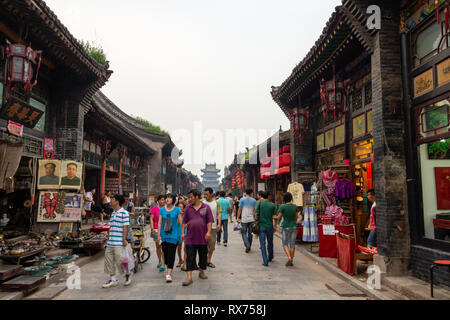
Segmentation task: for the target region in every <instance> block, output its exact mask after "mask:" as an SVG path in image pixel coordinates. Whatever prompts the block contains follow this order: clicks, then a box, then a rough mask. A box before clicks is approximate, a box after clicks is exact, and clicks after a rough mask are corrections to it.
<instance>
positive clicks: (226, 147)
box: [45, 0, 341, 177]
mask: <svg viewBox="0 0 450 320" xmlns="http://www.w3.org/2000/svg"><path fill="white" fill-rule="evenodd" d="M45 2H46V3H47V5H48V6H49V7H50V8H51V9H52V10H53V11H54V12H55V13H56V15H57V16H58V18H59V19H60V20H61V22H62V23H63V24H64V25H65V26H66V27H67V28H68V29H69V31H70V32H71V33H72V34H73V35H74V36H75V37H76V38H77V39H79V40H89V41H93V42H95V43H98V44H100V45H101V46H102V47H103V48H104V50H105V52H106V54H107V59H108V60H109V61H110V69H111V70H113V71H114V74H113V75H112V76H111V78H110V80H109V81H108V82H107V84H106V85H105V86H104V87H103V88H102V91H103V92H104V93H105V94H106V95H107V96H108V97H109V98H110V99H111V100H112V101H113V102H114V103H115V104H116V105H117V106H118V107H120V108H121V109H122V110H124V111H125V112H126V113H128V114H130V115H138V116H140V117H143V118H145V119H147V120H149V121H150V122H152V123H153V124H156V125H158V126H160V127H161V128H162V129H164V130H166V131H168V132H169V133H170V134H171V136H172V139H173V141H174V142H175V144H176V145H177V146H178V147H179V148H180V149H183V157H184V159H185V165H184V167H185V168H186V169H188V170H191V171H192V172H193V173H195V174H197V175H198V176H200V175H201V172H200V169H201V168H202V167H203V166H204V164H205V162H208V163H212V162H216V163H217V166H218V168H219V169H223V167H224V166H225V165H229V164H230V163H231V162H232V160H233V157H234V153H239V152H241V151H245V149H244V147H245V146H248V147H250V148H251V147H252V146H253V145H254V144H256V143H261V142H262V141H263V140H265V139H267V138H268V137H269V136H271V135H272V133H273V132H274V131H275V130H278V129H279V128H280V126H282V129H283V131H284V130H288V129H289V121H288V119H287V118H286V116H285V115H284V114H283V112H282V111H281V109H280V108H279V107H278V106H277V104H276V103H275V102H274V101H273V100H272V97H271V94H270V92H271V86H278V85H280V84H281V83H282V82H283V81H284V80H285V79H286V78H287V77H288V76H289V75H290V74H291V72H292V69H293V68H294V67H295V66H296V65H297V64H298V63H299V62H300V61H301V60H302V59H303V58H304V57H305V55H306V54H307V53H308V51H309V50H310V48H311V47H312V46H313V45H314V43H315V41H316V40H317V39H318V38H319V36H320V35H321V33H322V30H323V28H324V27H325V24H326V22H327V21H328V19H329V18H330V16H331V14H332V12H333V11H334V9H335V7H336V6H337V5H340V3H341V1H340V0H321V1H305V0H277V1H275V0H272V1H268V0H226V1H225V0H132V1H119V0H64V1H63V0H45ZM230 130H234V131H233V133H234V134H239V132H238V131H236V130H246V131H247V132H251V131H254V132H256V133H257V134H256V135H255V138H253V140H252V139H250V138H248V139H245V142H241V143H238V142H236V143H235V144H232V143H227V141H231V140H233V139H232V138H231V140H229V139H230V132H231V131H230ZM249 130H250V131H249ZM248 136H249V137H250V136H251V134H249V135H248ZM255 139H256V141H255ZM243 144H244V145H245V146H244V145H243ZM221 175H222V177H223V170H222V172H221Z"/></svg>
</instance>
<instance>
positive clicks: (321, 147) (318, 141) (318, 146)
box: [317, 133, 325, 151]
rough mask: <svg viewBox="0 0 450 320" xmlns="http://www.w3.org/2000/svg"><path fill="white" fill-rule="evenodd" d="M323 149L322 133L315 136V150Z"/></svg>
mask: <svg viewBox="0 0 450 320" xmlns="http://www.w3.org/2000/svg"><path fill="white" fill-rule="evenodd" d="M323 149H325V135H324V134H323V133H322V134H320V135H318V136H317V151H320V150H323Z"/></svg>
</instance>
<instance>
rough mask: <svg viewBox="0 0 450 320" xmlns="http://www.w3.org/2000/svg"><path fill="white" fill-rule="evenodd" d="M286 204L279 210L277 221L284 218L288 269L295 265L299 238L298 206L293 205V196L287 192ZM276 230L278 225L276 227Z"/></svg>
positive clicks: (284, 247) (284, 241) (284, 243)
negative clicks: (296, 245)
mask: <svg viewBox="0 0 450 320" xmlns="http://www.w3.org/2000/svg"><path fill="white" fill-rule="evenodd" d="M283 200H284V204H282V205H281V206H280V209H278V216H276V217H275V219H277V220H280V219H281V218H282V217H283V225H282V227H283V249H284V252H286V255H287V257H288V259H289V260H288V262H287V263H286V267H292V266H293V265H294V263H293V262H294V255H295V239H296V238H297V219H298V212H297V206H296V205H295V204H293V203H292V194H291V193H289V192H287V193H285V194H284V197H283ZM274 227H275V228H276V225H275V226H274Z"/></svg>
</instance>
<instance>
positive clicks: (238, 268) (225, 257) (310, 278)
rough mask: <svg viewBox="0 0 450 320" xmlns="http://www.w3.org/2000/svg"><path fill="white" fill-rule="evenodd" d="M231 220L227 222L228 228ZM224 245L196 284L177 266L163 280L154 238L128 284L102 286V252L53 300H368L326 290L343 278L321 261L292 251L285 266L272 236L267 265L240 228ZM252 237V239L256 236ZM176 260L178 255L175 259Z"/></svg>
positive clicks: (257, 242) (256, 246)
mask: <svg viewBox="0 0 450 320" xmlns="http://www.w3.org/2000/svg"><path fill="white" fill-rule="evenodd" d="M232 225H233V224H231V223H230V225H229V227H230V229H231V230H232ZM229 238H230V239H229V245H228V247H224V246H223V245H221V246H216V251H215V253H214V256H213V263H214V264H215V265H216V268H215V269H209V268H208V271H207V274H208V277H209V279H208V280H200V279H199V278H198V272H194V273H193V279H194V284H193V285H191V286H189V287H183V286H182V285H181V282H182V281H184V280H185V277H186V275H185V273H184V272H183V271H180V269H179V268H177V269H176V270H175V271H174V274H173V282H172V283H170V284H169V283H166V282H165V277H164V274H163V273H162V272H159V271H157V269H156V264H157V262H156V261H157V259H156V254H155V248H154V244H153V240H151V239H150V242H149V245H150V249H151V252H152V256H151V258H150V261H149V262H147V263H146V264H145V265H144V268H143V270H141V271H140V272H138V273H137V274H135V275H134V277H133V282H132V284H131V285H130V286H129V287H124V286H123V282H124V281H123V278H119V286H118V287H115V288H110V289H103V288H102V287H101V286H102V284H103V283H104V282H105V280H106V278H107V277H106V275H105V274H104V273H103V257H102V256H100V258H99V259H97V260H95V261H94V262H92V263H90V264H88V265H86V266H84V267H82V268H81V290H66V291H64V292H62V293H61V294H60V295H59V296H57V297H56V298H55V299H59V300H66V299H67V300H79V299H83V300H95V299H102V300H114V299H130V300H158V299H164V300H166V299H168V300H171V299H177V300H178V299H181V300H190V299H194V300H203V299H208V300H231V299H233V300H239V299H246V300H248V299H250V300H274V299H276V300H305V299H307V300H310V299H315V300H316V299H319V300H320V299H328V300H335V299H338V300H339V299H345V300H348V299H367V298H366V297H351V298H349V297H340V296H338V295H337V294H336V293H334V292H333V291H331V290H329V289H327V287H326V286H325V284H326V283H330V282H333V283H336V282H338V283H339V282H342V280H340V279H338V278H337V277H335V276H334V275H332V274H330V272H328V271H327V270H326V269H324V268H323V267H322V266H320V265H317V264H316V263H315V262H313V261H312V260H310V259H309V258H308V257H306V256H304V255H302V254H301V253H299V252H296V259H295V261H294V263H295V265H294V267H291V268H287V267H286V266H285V263H286V257H285V254H284V252H283V250H282V247H281V239H279V238H278V237H276V236H275V237H274V254H275V258H274V261H273V262H272V263H271V264H270V266H269V267H268V268H266V267H264V266H262V259H261V253H260V250H259V240H258V239H257V238H256V239H254V241H253V246H252V251H250V253H249V254H246V253H245V251H244V246H243V244H242V238H241V236H240V234H239V233H238V232H234V231H231V232H230V233H229ZM147 239H149V238H148V237H147ZM255 240H256V241H255ZM176 262H178V258H177V260H176Z"/></svg>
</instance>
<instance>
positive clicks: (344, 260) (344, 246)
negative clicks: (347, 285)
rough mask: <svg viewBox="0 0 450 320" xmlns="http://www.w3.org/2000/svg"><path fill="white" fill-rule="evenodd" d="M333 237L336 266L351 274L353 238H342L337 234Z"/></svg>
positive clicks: (353, 250)
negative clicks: (335, 246)
mask: <svg viewBox="0 0 450 320" xmlns="http://www.w3.org/2000/svg"><path fill="white" fill-rule="evenodd" d="M352 232H353V231H352ZM335 237H336V244H337V264H338V268H340V269H341V270H342V271H344V272H345V273H347V274H349V275H353V274H354V272H355V246H356V242H355V239H343V238H341V237H340V236H339V235H336V236H335Z"/></svg>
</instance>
